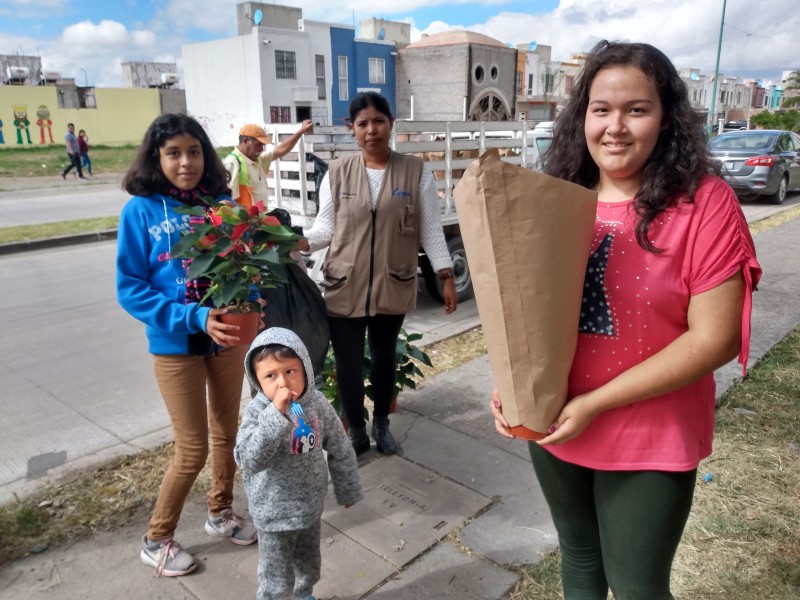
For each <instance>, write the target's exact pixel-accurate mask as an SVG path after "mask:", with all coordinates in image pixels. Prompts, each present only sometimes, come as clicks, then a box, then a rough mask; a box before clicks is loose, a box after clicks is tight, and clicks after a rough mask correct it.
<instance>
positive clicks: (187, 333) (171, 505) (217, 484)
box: [117, 114, 256, 576]
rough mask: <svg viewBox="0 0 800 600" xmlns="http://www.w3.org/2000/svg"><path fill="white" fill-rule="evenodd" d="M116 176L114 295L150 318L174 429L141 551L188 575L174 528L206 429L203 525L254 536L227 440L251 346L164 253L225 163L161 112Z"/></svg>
mask: <svg viewBox="0 0 800 600" xmlns="http://www.w3.org/2000/svg"><path fill="white" fill-rule="evenodd" d="M122 185H123V187H124V188H125V190H126V191H128V192H129V193H130V194H131V195H133V198H131V199H130V201H129V202H128V203H127V204H126V205H125V207H124V208H123V210H122V214H121V216H120V222H119V232H118V238H117V240H118V244H117V297H118V300H119V303H120V304H121V305H122V307H123V308H124V309H125V310H126V311H127V312H128V313H130V314H131V315H132V316H134V317H135V318H137V319H138V320H140V321H142V322H143V323H144V324H145V325H146V333H147V339H148V342H149V348H150V352H151V354H152V355H153V362H154V368H155V374H156V379H157V380H158V386H159V389H160V390H161V395H162V396H163V398H164V403H165V404H166V407H167V412H168V413H169V416H170V419H171V421H172V429H173V434H174V437H175V456H174V458H173V461H172V464H171V465H170V467H169V469H168V470H167V472H166V473H165V475H164V479H163V481H162V483H161V488H160V491H159V493H158V499H157V500H156V505H155V508H154V510H153V514H152V516H151V518H150V524H149V527H148V530H147V534H146V535H145V536H144V537H143V538H142V549H141V552H140V557H141V559H142V562H144V563H145V564H146V565H149V566H152V567H155V569H156V573H157V574H158V575H166V576H178V575H186V574H187V573H191V572H192V571H194V570H195V568H196V566H197V565H196V563H195V561H194V558H193V557H192V556H191V555H190V554H189V553H188V552H186V551H185V550H183V549H182V548H181V546H180V545H179V544H178V543H177V542H176V541H175V539H174V533H175V528H176V527H177V525H178V520H179V518H180V515H181V510H182V509H183V504H184V502H185V500H186V498H187V496H188V495H189V491H190V490H191V487H192V484H193V483H194V481H195V479H196V478H197V475H198V473H199V472H200V470H201V469H202V468H203V466H204V465H205V462H206V457H207V455H208V450H209V435H210V438H211V442H210V446H211V470H212V487H211V490H209V492H208V520H207V521H206V523H205V530H206V532H207V533H208V534H209V535H213V536H219V537H227V538H229V539H230V541H231V542H233V543H235V544H240V545H247V544H252V543H254V542H255V541H256V531H255V529H254V528H253V526H252V524H251V523H248V522H246V521H245V520H244V519H242V518H241V517H239V516H237V515H236V514H235V513H234V512H233V508H232V504H233V476H234V472H235V470H236V464H235V462H234V459H233V446H234V444H235V442H236V431H237V427H238V417H239V404H240V401H241V396H242V380H243V377H244V369H243V364H244V354H245V351H246V349H247V348H246V347H245V346H231V345H230V344H232V343H235V342H237V341H238V339H239V338H238V337H237V335H236V333H237V331H236V330H237V329H238V326H236V325H226V324H224V323H222V322H220V321H219V320H218V318H217V317H218V316H219V315H220V314H222V313H224V312H225V309H220V308H213V307H211V306H205V305H203V304H201V302H200V300H201V298H202V297H203V295H204V289H203V287H204V286H203V285H202V282H197V281H191V282H187V280H186V273H187V271H186V266H187V265H186V264H185V262H184V261H182V260H180V259H173V258H171V256H170V253H171V251H172V247H173V245H174V244H175V243H176V242H177V241H178V240H179V239H180V236H181V232H182V231H183V230H185V229H187V228H188V227H189V215H186V214H181V213H178V212H176V210H175V209H176V208H178V207H180V206H184V205H188V206H196V205H204V204H205V203H204V202H203V200H202V197H203V196H212V197H215V198H217V199H220V197H221V196H222V199H225V198H227V196H226V194H227V185H228V184H227V172H226V171H225V168H224V166H223V165H222V161H221V160H220V159H219V157H218V156H217V153H216V152H215V151H214V147H213V146H212V145H211V141H210V140H209V139H208V136H207V135H206V133H205V131H204V130H203V128H202V126H201V125H200V124H199V123H198V122H197V121H195V120H194V119H192V118H191V117H188V116H186V115H182V114H166V115H162V116H160V117H158V118H157V119H156V120H155V121H153V123H152V124H151V125H150V127H149V129H148V130H147V133H146V134H145V136H144V140H143V142H142V145H141V147H140V148H139V152H138V154H137V156H136V159H135V160H134V162H133V165H132V166H131V168H130V170H129V171H128V173H127V174H126V175H125V179H124V180H123V183H122ZM206 388H208V392H207V393H206Z"/></svg>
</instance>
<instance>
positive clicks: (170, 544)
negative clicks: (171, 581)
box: [156, 538, 181, 577]
mask: <svg viewBox="0 0 800 600" xmlns="http://www.w3.org/2000/svg"><path fill="white" fill-rule="evenodd" d="M180 550H181V545H180V544H179V543H178V542H176V541H175V540H174V538H167V539H166V540H164V541H163V542H161V556H160V557H159V559H158V564H157V565H156V577H161V574H162V573H163V572H164V569H165V568H166V567H167V560H169V559H170V558H175V555H176V554H177V553H178V552H180Z"/></svg>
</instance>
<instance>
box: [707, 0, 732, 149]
mask: <svg viewBox="0 0 800 600" xmlns="http://www.w3.org/2000/svg"><path fill="white" fill-rule="evenodd" d="M727 3H728V0H722V20H721V21H720V23H719V44H717V66H716V67H715V68H714V91H713V92H712V96H711V111H710V112H709V114H708V139H711V133H712V131H713V129H714V120H715V119H716V118H717V84H718V83H719V56H720V54H722V32H723V31H724V30H725V5H726V4H727ZM717 133H722V132H721V131H718V132H717Z"/></svg>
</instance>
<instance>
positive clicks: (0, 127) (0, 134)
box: [0, 119, 6, 144]
mask: <svg viewBox="0 0 800 600" xmlns="http://www.w3.org/2000/svg"><path fill="white" fill-rule="evenodd" d="M5 143H6V141H5V140H4V139H3V119H0V144H5Z"/></svg>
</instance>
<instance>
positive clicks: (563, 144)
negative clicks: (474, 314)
mask: <svg viewBox="0 0 800 600" xmlns="http://www.w3.org/2000/svg"><path fill="white" fill-rule="evenodd" d="M615 66H633V67H636V68H637V69H639V70H640V71H642V73H644V74H645V75H646V76H647V77H648V78H649V79H651V80H652V81H653V82H654V83H655V86H656V90H657V92H658V97H659V100H660V101H661V107H662V115H663V116H662V125H663V126H664V127H663V129H662V131H661V133H660V134H659V136H658V141H657V142H656V147H655V148H654V150H653V153H652V154H651V155H650V157H649V158H648V159H647V161H646V163H645V165H644V171H643V179H642V186H641V188H640V189H639V191H638V192H637V193H636V196H635V197H634V201H633V205H634V208H635V210H636V214H637V220H636V240H637V242H638V243H639V245H640V246H641V247H642V248H644V249H645V250H649V251H651V252H660V251H661V250H660V249H658V248H656V247H655V246H654V245H653V243H652V242H651V241H650V240H649V239H648V231H649V229H650V225H651V224H652V223H653V221H654V220H655V219H656V218H657V217H658V215H659V214H660V213H662V212H663V211H664V210H666V209H667V208H669V207H671V206H674V205H675V204H677V203H678V202H679V201H680V200H681V197H682V196H683V195H686V196H688V197H689V201H690V202H691V201H692V200H693V198H694V193H695V191H697V187H698V186H699V184H700V180H701V179H702V178H703V176H705V175H706V174H708V173H714V174H719V167H718V166H717V165H716V163H714V162H713V161H712V160H711V159H710V157H709V155H708V151H707V148H706V138H705V134H704V132H703V129H702V127H701V123H700V121H699V119H698V114H697V112H696V111H695V110H694V109H693V108H692V106H691V104H690V102H689V94H688V92H687V89H686V84H685V83H684V82H683V80H682V79H681V77H680V75H678V72H677V70H676V69H675V67H674V66H673V64H672V62H671V61H670V60H669V58H667V56H666V55H665V54H664V53H663V52H661V51H660V50H658V49H657V48H655V47H653V46H651V45H650V44H636V43H624V42H609V41H606V40H603V41H601V42H599V43H598V44H597V45H595V47H594V48H592V50H591V52H590V53H589V55H588V56H587V59H586V63H585V65H584V67H583V69H582V70H581V73H580V75H579V76H578V79H577V81H576V85H575V87H574V89H573V91H572V93H571V94H570V97H569V101H568V102H567V105H566V106H565V107H564V110H563V111H562V112H561V114H560V115H559V116H558V118H557V120H556V123H555V127H554V130H553V143H552V145H551V146H550V149H549V150H548V152H547V166H546V168H545V172H546V173H548V174H549V175H553V176H555V177H559V178H561V179H565V180H567V181H571V182H573V183H577V184H579V185H582V186H584V187H588V188H594V187H596V186H597V184H598V183H599V181H600V170H599V169H598V167H597V165H596V164H595V162H594V160H593V159H592V157H591V155H590V154H589V148H588V146H587V144H586V135H585V133H584V125H585V122H586V111H587V109H588V106H589V92H590V90H591V87H592V83H593V82H594V79H595V77H596V76H597V74H598V73H599V72H600V71H602V70H603V69H608V68H610V67H615Z"/></svg>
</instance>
